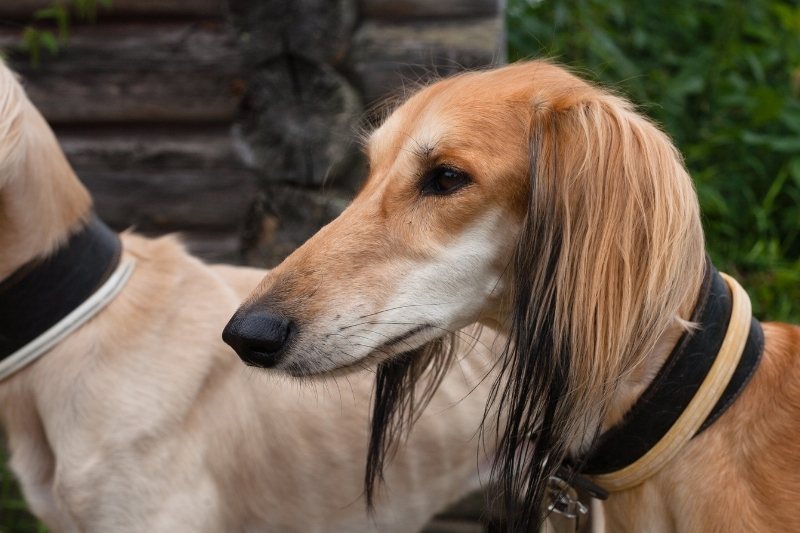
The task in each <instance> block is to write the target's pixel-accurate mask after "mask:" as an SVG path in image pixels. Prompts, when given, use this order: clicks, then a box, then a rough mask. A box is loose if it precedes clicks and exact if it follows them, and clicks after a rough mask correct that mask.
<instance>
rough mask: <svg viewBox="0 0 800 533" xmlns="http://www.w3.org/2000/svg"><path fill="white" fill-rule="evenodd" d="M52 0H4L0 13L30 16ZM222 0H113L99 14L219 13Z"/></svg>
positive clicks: (9, 16) (13, 15) (216, 15)
mask: <svg viewBox="0 0 800 533" xmlns="http://www.w3.org/2000/svg"><path fill="white" fill-rule="evenodd" d="M52 3H53V2H52V0H3V1H2V2H0V17H3V18H9V19H17V20H29V19H30V18H31V16H32V14H33V13H34V12H35V11H36V10H37V9H42V8H46V7H49V6H50V5H52ZM225 9H226V6H225V0H113V2H112V5H111V7H110V8H104V7H102V6H101V7H100V8H99V10H98V15H99V17H102V18H103V19H107V18H109V17H130V16H138V17H152V18H155V17H163V16H171V17H178V16H182V17H222V16H224V14H225Z"/></svg>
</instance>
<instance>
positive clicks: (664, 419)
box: [569, 261, 764, 492]
mask: <svg viewBox="0 0 800 533" xmlns="http://www.w3.org/2000/svg"><path fill="white" fill-rule="evenodd" d="M730 316H731V294H730V291H729V289H728V286H727V284H726V283H725V280H723V279H722V277H721V276H720V275H719V272H717V270H716V269H715V268H714V267H713V265H711V262H710V261H708V262H707V265H706V275H705V279H704V281H703V286H702V288H701V291H700V297H699V299H698V304H697V307H696V308H695V311H694V314H693V316H692V321H693V322H695V323H697V324H698V328H697V329H696V330H695V331H693V332H688V333H685V334H684V335H683V336H682V337H681V338H680V340H679V341H678V343H677V344H676V345H675V348H674V349H673V351H672V353H671V354H670V356H669V357H668V358H667V361H666V362H665V363H664V366H663V367H662V368H661V370H659V372H658V374H657V375H656V377H655V378H654V379H653V382H652V383H651V384H650V385H649V386H648V387H647V389H645V391H644V393H642V395H641V397H640V398H639V399H638V400H637V401H636V403H635V404H634V405H633V407H632V408H631V409H630V410H629V411H628V413H627V414H626V415H625V417H624V418H623V420H622V421H621V422H620V423H619V424H617V425H616V426H614V427H612V428H611V429H609V430H608V431H606V432H605V433H603V434H602V435H600V437H599V438H598V439H597V442H596V443H595V445H594V446H593V448H592V449H591V451H590V452H589V453H588V454H587V455H586V456H585V457H583V458H581V459H578V460H573V461H569V463H570V464H571V468H570V469H571V470H572V472H573V476H574V474H575V473H579V474H581V475H590V476H591V475H597V474H606V473H609V472H614V471H617V470H620V469H622V468H624V467H626V466H628V465H630V464H632V463H634V462H635V461H636V460H638V459H639V458H640V457H642V456H643V455H644V454H645V453H647V451H648V450H650V449H651V448H652V447H653V446H654V445H655V444H656V443H657V442H658V441H659V440H661V438H662V437H663V436H664V434H665V433H666V432H667V431H668V430H669V429H670V427H672V425H673V424H674V423H675V421H676V420H677V419H678V417H679V416H680V415H681V413H683V411H684V409H685V408H686V406H687V405H688V404H689V402H690V401H691V400H692V398H693V397H694V395H695V393H696V392H697V389H698V388H699V387H700V385H701V384H702V383H703V380H704V379H705V377H706V375H707V374H708V372H709V370H710V368H711V366H712V364H713V363H714V360H715V358H716V355H717V353H718V352H719V349H720V346H721V345H722V341H723V339H724V338H725V333H726V332H727V329H728V322H729V320H730ZM763 349H764V334H763V332H762V329H761V324H760V323H759V322H758V321H757V320H756V319H755V318H753V319H752V322H751V325H750V333H749V335H748V338H747V342H746V344H745V348H744V352H743V354H742V357H741V359H740V361H739V365H738V366H737V367H736V370H735V372H734V374H733V377H732V378H731V381H730V382H729V383H728V385H727V387H726V388H725V391H724V392H723V394H722V397H721V398H720V399H719V401H718V402H717V403H716V404H715V406H714V408H713V409H712V411H711V413H710V414H709V416H708V417H707V418H706V420H705V421H704V422H703V424H702V426H701V427H700V429H699V430H698V431H697V433H695V436H697V435H699V434H700V433H701V432H702V431H703V430H705V429H706V428H708V427H709V426H710V425H711V424H713V423H714V421H716V420H717V419H718V418H719V417H720V416H721V415H722V414H723V413H724V412H725V410H726V409H727V408H728V407H730V405H731V404H732V403H733V402H734V400H736V398H737V397H738V396H739V394H740V393H741V392H742V390H744V388H745V386H746V385H747V383H748V381H749V380H750V378H751V377H752V375H753V374H754V373H755V370H756V367H757V366H758V362H759V360H760V359H761V353H762V352H763ZM575 470H577V472H575ZM582 481H586V480H582ZM574 484H579V483H575V482H574ZM590 492H591V491H590Z"/></svg>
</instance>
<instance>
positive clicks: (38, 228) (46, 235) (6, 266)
mask: <svg viewBox="0 0 800 533" xmlns="http://www.w3.org/2000/svg"><path fill="white" fill-rule="evenodd" d="M14 83H16V81H14ZM12 89H13V88H12ZM18 89H19V90H17V91H16V92H17V97H18V98H21V99H23V101H22V102H21V105H19V106H18V110H17V113H18V114H17V116H16V117H15V119H14V120H13V121H12V122H13V123H12V125H11V126H9V127H7V128H6V130H5V131H4V132H1V133H2V137H0V145H2V144H5V145H6V146H4V147H2V155H3V156H4V157H3V158H2V159H1V160H0V250H3V253H2V254H0V280H2V279H4V278H6V277H7V276H8V275H9V274H11V273H12V272H13V271H14V270H16V269H17V268H18V267H19V266H21V265H23V264H25V263H27V262H28V261H31V260H32V259H34V258H36V257H42V256H45V255H47V254H49V253H50V252H52V251H53V250H54V249H55V248H57V247H58V246H59V245H60V244H62V243H63V242H65V241H66V240H67V238H68V237H69V235H70V234H71V233H73V232H74V231H75V230H76V229H78V228H80V227H82V226H83V225H84V223H85V221H86V220H87V219H88V217H89V213H90V209H91V198H90V196H89V193H88V192H87V191H86V189H85V188H84V187H83V185H82V184H81V183H80V181H79V180H78V178H77V176H76V175H75V173H74V172H73V170H72V168H71V167H70V165H69V163H68V162H67V159H66V157H65V156H64V154H63V152H62V151H61V148H60V147H59V146H58V143H57V141H56V139H55V136H54V135H53V132H52V131H51V130H50V128H49V127H48V125H47V123H46V122H45V121H44V118H42V116H41V115H40V114H39V112H38V111H37V110H36V109H35V108H34V107H33V105H31V103H30V102H29V101H28V100H27V98H25V96H24V93H23V92H22V90H21V88H18ZM12 92H13V91H12Z"/></svg>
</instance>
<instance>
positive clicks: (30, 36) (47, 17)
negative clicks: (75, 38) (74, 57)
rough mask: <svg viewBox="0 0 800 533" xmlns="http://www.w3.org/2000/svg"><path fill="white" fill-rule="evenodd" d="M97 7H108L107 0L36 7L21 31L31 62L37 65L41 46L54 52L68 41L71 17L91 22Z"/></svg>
mask: <svg viewBox="0 0 800 533" xmlns="http://www.w3.org/2000/svg"><path fill="white" fill-rule="evenodd" d="M98 6H103V7H110V6H111V0H53V3H52V4H50V5H49V6H48V7H44V8H42V9H38V10H36V11H35V12H34V13H33V19H34V22H32V23H31V24H28V25H27V26H25V28H24V29H23V30H22V43H23V46H24V47H25V50H27V52H28V54H29V56H30V58H31V65H33V66H34V67H38V66H39V63H40V62H41V60H42V50H43V49H45V50H47V51H48V52H50V54H51V55H56V54H58V52H59V50H60V49H61V47H62V46H64V45H65V44H67V41H68V40H69V29H70V23H71V20H72V18H73V17H74V19H75V20H77V21H80V22H94V21H95V20H96V19H97V9H98ZM43 25H47V27H43ZM53 27H55V31H54V30H53V29H52V28H53Z"/></svg>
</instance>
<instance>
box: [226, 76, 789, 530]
mask: <svg viewBox="0 0 800 533" xmlns="http://www.w3.org/2000/svg"><path fill="white" fill-rule="evenodd" d="M365 151H366V154H367V156H368V159H369V175H368V178H367V180H366V183H365V184H364V185H363V187H362V189H361V190H360V192H359V194H358V195H357V197H356V198H355V200H354V201H353V202H352V204H351V205H350V206H349V207H348V208H347V209H346V210H345V211H344V212H343V213H342V215H341V216H340V217H339V218H338V219H336V220H334V221H333V222H332V223H331V224H329V225H328V226H326V227H325V228H323V229H322V230H320V231H319V233H317V234H316V235H315V236H314V237H312V238H311V239H310V240H309V241H308V242H307V243H305V244H304V245H303V246H302V247H300V248H299V249H297V250H296V251H295V252H294V253H293V254H292V255H290V256H289V257H288V258H287V259H286V260H285V261H284V262H283V263H282V264H281V265H279V266H278V267H277V268H275V269H274V270H272V271H271V272H270V273H269V274H267V276H266V277H265V278H264V280H263V281H262V282H261V284H260V285H259V286H258V287H257V288H256V290H255V291H254V292H253V293H252V294H251V295H250V296H249V297H248V298H247V299H246V300H245V301H244V303H243V304H242V306H241V307H240V309H239V310H238V311H237V313H236V314H235V315H234V317H233V318H232V320H231V322H230V323H229V324H228V326H227V328H226V330H225V336H226V338H227V339H228V341H229V342H230V343H231V344H233V345H234V346H236V347H237V350H238V351H239V353H240V355H241V356H242V357H245V358H249V359H250V360H251V361H254V362H255V363H256V364H259V365H261V366H263V367H270V368H275V369H278V370H281V371H283V372H286V373H288V374H291V375H294V376H308V375H312V374H326V373H329V372H334V371H340V370H342V369H346V368H351V367H361V366H363V365H364V364H366V363H370V362H371V363H375V364H377V365H378V374H377V387H378V389H377V392H376V396H375V400H374V406H373V425H372V440H371V446H370V456H369V465H370V470H369V472H368V475H367V490H368V493H369V494H373V493H374V490H375V489H376V487H377V486H376V485H375V482H376V479H379V476H380V472H381V468H382V466H383V459H384V457H385V455H386V452H387V450H388V446H389V445H390V444H391V442H390V441H391V439H392V437H393V436H394V434H395V433H396V430H397V428H398V424H400V423H403V421H404V420H406V421H407V411H408V410H407V409H404V405H405V404H404V402H406V400H405V398H406V397H407V396H408V395H409V394H412V389H411V385H412V384H413V381H414V378H416V377H417V375H418V374H419V373H420V368H422V366H423V365H422V364H421V363H419V362H417V363H415V364H412V363H413V362H414V361H415V360H416V359H418V358H421V357H429V358H432V360H433V361H438V360H439V359H441V357H439V356H441V354H442V353H443V352H441V350H439V349H438V348H436V349H434V348H432V347H431V346H432V345H431V343H438V344H439V345H441V344H442V339H443V338H446V336H447V335H448V332H450V331H454V330H456V329H457V328H460V327H463V326H465V325H466V324H469V323H471V322H473V321H479V322H481V323H483V324H485V325H488V326H492V327H495V328H497V329H499V330H500V331H503V332H505V333H507V334H508V338H509V342H508V344H507V345H506V347H505V349H504V350H503V352H502V353H501V354H500V355H499V360H498V367H499V368H500V370H501V372H500V373H499V377H497V380H496V382H495V385H494V388H493V394H492V396H491V398H490V400H491V401H490V402H489V405H490V406H492V409H493V410H492V411H487V415H489V419H493V418H495V416H499V418H498V420H499V425H498V429H497V435H498V436H499V439H500V444H499V451H498V455H497V460H496V462H495V470H494V474H495V475H496V476H497V477H496V480H497V482H498V483H499V487H500V489H501V490H502V493H503V494H504V495H505V497H506V498H505V499H506V500H507V501H508V502H509V503H508V506H507V507H508V511H509V513H510V515H511V518H510V520H511V523H510V528H511V529H512V530H524V529H525V528H526V527H529V526H532V525H535V524H536V523H537V522H539V521H540V520H541V519H542V515H543V511H544V510H548V509H549V510H551V511H554V512H556V511H557V507H558V506H557V505H556V504H557V500H558V496H556V499H555V500H553V499H552V494H550V492H549V491H550V487H551V486H552V485H551V483H552V482H553V479H554V478H556V479H561V480H562V481H565V482H566V483H567V484H579V483H578V482H579V481H581V480H583V481H588V482H590V483H593V484H594V486H595V489H599V490H597V492H598V495H601V494H600V493H602V492H603V491H607V492H610V493H611V494H610V497H609V498H608V501H607V502H606V504H605V506H604V507H605V516H606V518H605V521H606V525H607V528H608V530H609V531H631V532H639V531H647V532H662V531H684V532H694V531H704V532H705V531H719V532H723V531H724V532H730V531H777V530H780V531H796V530H800V505H798V504H797V498H798V496H800V444H798V431H800V430H798V427H800V425H798V424H799V423H800V353H798V352H799V351H800V350H799V348H800V329H799V328H797V327H795V326H791V325H786V324H773V323H767V324H763V325H761V324H759V323H758V322H757V321H755V320H751V315H750V307H749V300H748V299H747V295H746V293H744V291H743V290H742V289H741V287H740V286H739V285H738V284H737V283H736V281H735V280H733V279H732V278H729V277H726V276H724V275H722V274H720V273H717V272H716V270H714V268H713V266H712V265H711V263H710V261H709V260H708V259H707V257H706V253H705V244H704V236H703V232H702V227H701V221H700V213H699V207H698V202H697V198H696V194H695V192H694V189H693V184H692V181H691V179H690V177H689V175H688V173H687V171H686V169H685V167H684V165H683V161H682V158H681V156H680V154H679V153H678V151H677V150H676V149H675V147H674V146H673V144H672V143H671V141H670V140H669V138H668V137H667V136H666V135H665V134H664V133H663V132H662V131H660V130H659V129H658V127H656V126H655V125H654V124H653V123H652V122H650V121H649V120H647V119H646V118H644V117H643V116H641V115H640V114H638V113H637V112H636V111H635V110H634V108H633V106H632V105H631V104H630V103H629V102H627V101H626V100H624V99H623V98H621V97H619V96H617V95H614V94H612V93H610V92H608V91H606V90H604V89H602V88H599V87H596V86H594V85H592V84H590V83H587V82H585V81H583V80H581V79H579V78H578V77H576V76H574V75H573V74H571V73H569V72H567V71H566V70H565V69H564V68H562V67H559V66H557V65H554V64H552V63H550V62H543V61H536V62H523V63H518V64H514V65H510V66H507V67H504V68H499V69H496V70H491V71H484V72H471V73H465V74H462V75H458V76H455V77H453V78H449V79H444V80H441V81H438V82H437V83H434V84H432V85H429V86H428V87H425V88H423V89H422V90H420V91H418V92H417V93H416V94H414V95H413V96H411V97H410V98H409V99H408V100H407V101H406V102H405V103H403V104H402V105H401V106H400V107H398V108H397V109H396V110H395V111H394V112H393V113H392V114H391V115H390V116H388V118H387V119H386V120H385V121H384V122H383V123H382V125H380V127H378V128H377V129H376V130H375V131H373V132H372V133H371V134H370V135H369V136H368V139H367V140H366V143H365ZM732 157H735V155H732ZM243 332H245V333H246V334H245V333H243ZM357 338H367V339H369V342H361V343H360V344H359V346H358V347H354V346H353V342H354V339H357ZM401 354H403V355H402V356H401ZM438 366H441V363H439V364H438ZM487 420H488V419H487ZM601 451H602V453H600V452H601ZM598 454H599V455H598ZM603 464H605V466H603ZM598 465H599V466H598ZM564 472H566V474H565V473H564ZM584 486H585V483H584ZM548 494H550V495H549V496H548ZM543 501H544V502H549V503H548V504H547V505H544V504H543Z"/></svg>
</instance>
